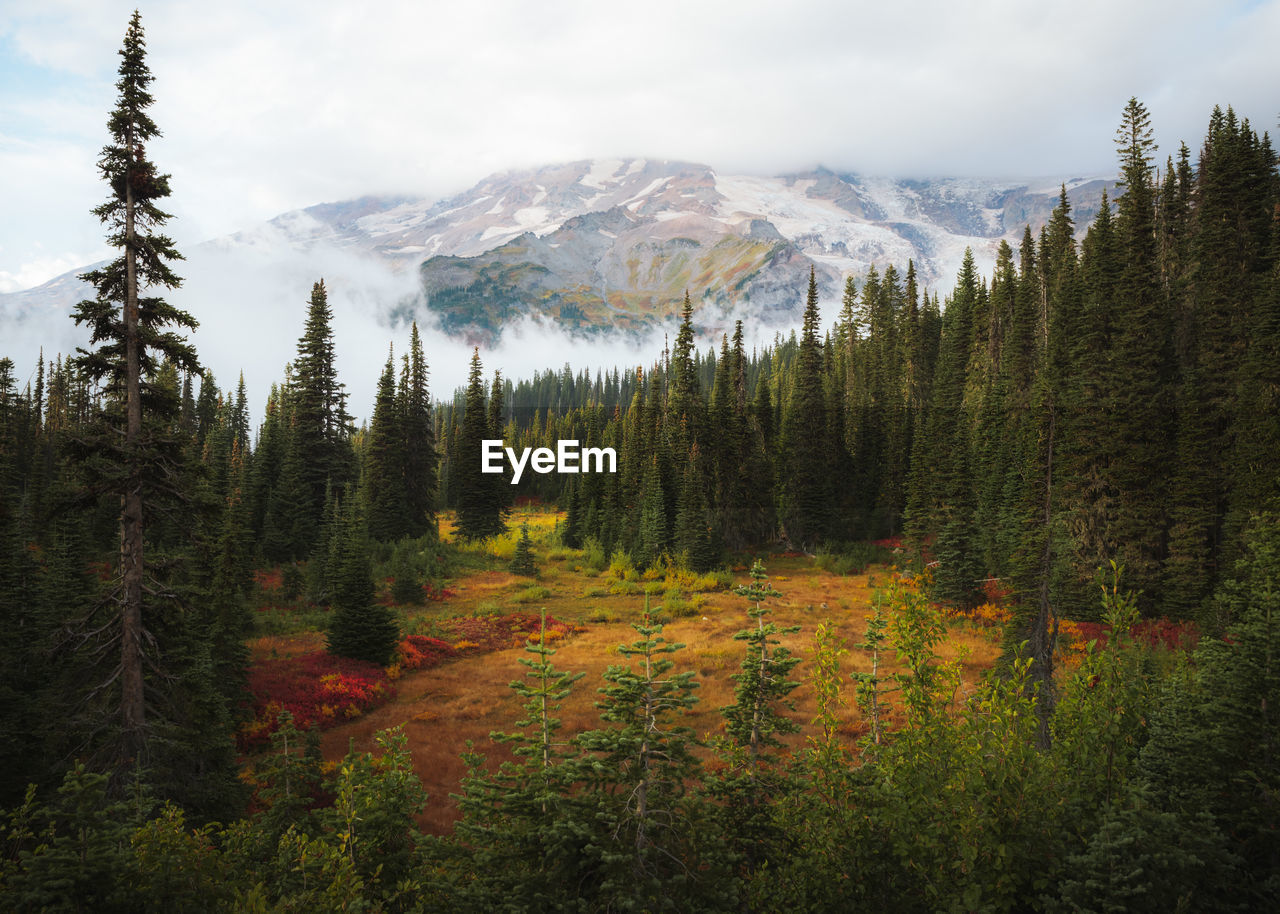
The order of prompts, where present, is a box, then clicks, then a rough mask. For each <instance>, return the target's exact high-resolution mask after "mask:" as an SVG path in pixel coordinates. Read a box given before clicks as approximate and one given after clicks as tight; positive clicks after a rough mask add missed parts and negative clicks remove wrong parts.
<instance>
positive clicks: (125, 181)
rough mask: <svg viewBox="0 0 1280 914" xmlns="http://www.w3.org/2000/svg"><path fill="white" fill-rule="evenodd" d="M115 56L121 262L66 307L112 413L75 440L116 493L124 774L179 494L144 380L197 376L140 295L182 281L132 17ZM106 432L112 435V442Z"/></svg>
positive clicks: (94, 274)
mask: <svg viewBox="0 0 1280 914" xmlns="http://www.w3.org/2000/svg"><path fill="white" fill-rule="evenodd" d="M120 57H121V63H120V68H119V76H120V78H119V80H118V81H117V82H116V89H117V90H118V92H119V95H118V98H117V103H116V107H115V109H114V110H113V111H112V113H111V116H110V118H109V120H108V129H109V131H110V134H111V142H110V143H108V144H107V145H106V146H104V147H103V149H102V154H101V156H100V157H99V159H98V170H99V173H100V174H101V175H102V178H103V180H105V181H106V182H107V183H108V185H109V186H110V187H111V197H110V198H109V199H108V200H107V202H106V203H104V204H102V205H101V206H99V207H98V208H97V209H95V210H94V214H95V215H96V216H98V218H99V219H101V220H102V222H103V223H104V224H105V225H107V226H108V227H109V230H110V231H109V234H108V236H107V238H108V242H109V243H110V244H111V245H112V246H113V247H116V248H120V249H121V254H120V256H118V257H117V258H116V259H115V260H113V261H112V262H111V263H109V264H108V265H107V266H105V267H103V268H101V269H98V270H93V271H91V272H89V273H86V274H84V276H83V277H82V278H83V279H84V280H85V281H87V282H89V283H90V284H91V285H93V287H94V289H95V290H96V292H97V297H96V298H95V299H93V300H90V301H84V302H81V303H80V304H79V305H77V306H76V314H75V319H76V323H78V324H87V325H88V326H89V328H90V330H91V343H92V344H94V345H98V344H101V345H100V346H99V348H97V349H95V350H92V351H85V350H80V356H79V358H78V359H77V361H76V364H77V367H78V368H80V369H81V370H82V371H84V372H85V374H86V375H87V376H88V377H89V378H90V379H91V380H93V381H94V382H97V383H105V387H106V393H107V398H108V402H109V404H110V409H111V415H110V417H104V427H102V428H100V430H99V431H98V432H97V434H96V435H95V436H94V437H93V438H92V439H91V440H86V441H83V442H82V448H81V454H82V456H83V457H84V458H85V459H87V460H90V461H92V465H93V468H94V470H95V472H96V474H97V475H98V483H97V486H98V488H100V489H101V490H102V491H111V492H115V493H118V494H119V496H120V499H121V511H120V564H119V568H118V578H117V583H116V586H115V588H114V591H113V593H112V596H111V599H110V604H111V605H113V606H118V607H119V613H120V618H119V624H118V626H117V627H116V628H115V634H114V635H113V638H114V639H115V640H116V641H117V643H118V645H119V651H120V665H119V671H118V677H117V676H115V675H113V676H112V679H113V680H118V683H119V694H118V699H117V700H118V708H117V710H118V713H119V734H120V737H119V746H118V754H117V760H118V761H120V762H122V763H125V764H126V765H127V764H128V763H129V762H131V761H134V760H138V759H140V758H141V757H142V756H143V755H144V754H145V751H146V746H147V743H148V738H149V737H148V734H149V725H148V720H147V706H148V701H147V685H146V674H145V667H146V664H147V658H146V657H145V646H146V645H147V644H148V642H149V639H150V635H149V623H148V615H149V613H147V612H146V611H145V610H144V607H145V606H146V604H147V602H148V600H147V596H146V594H147V591H148V590H149V589H152V588H151V587H150V586H149V585H148V582H147V578H148V576H149V572H148V568H149V563H148V561H147V558H146V555H145V553H144V543H145V539H146V524H147V517H148V515H149V514H150V513H151V512H152V511H154V510H155V507H156V504H155V500H156V499H157V498H164V497H173V496H179V495H180V494H181V493H177V492H173V491H167V492H162V491H160V490H163V489H165V488H166V486H165V480H167V479H171V478H174V476H175V474H174V473H173V472H172V467H173V466H174V465H175V464H176V463H177V461H178V460H179V459H180V455H179V451H178V449H177V446H176V443H175V442H172V441H171V440H169V439H168V438H167V436H165V435H163V434H162V433H161V432H160V431H159V430H158V426H159V425H161V424H162V423H163V421H164V420H167V419H169V418H170V417H175V416H176V415H177V413H178V411H179V408H180V405H181V404H180V403H179V402H173V400H171V398H170V397H169V396H168V394H167V392H166V391H165V390H164V389H163V388H162V387H160V386H158V385H157V384H156V381H155V375H156V372H157V370H158V368H159V364H160V360H161V359H167V360H169V361H170V362H172V363H173V364H175V365H177V366H178V367H179V368H181V369H182V370H184V371H188V372H194V371H197V370H199V365H198V362H197V359H196V353H195V350H194V349H193V348H192V347H191V346H190V345H189V344H188V343H187V342H186V340H185V339H184V338H183V337H182V336H180V335H179V333H177V332H174V331H172V330H169V329H167V328H170V327H176V328H178V329H179V330H182V329H185V330H193V329H195V327H196V321H195V319H194V318H192V317H191V315H189V314H187V313H186V312H184V311H180V310H178V309H177V308H174V307H172V306H171V305H169V304H168V303H166V302H165V301H164V299H162V298H159V297H157V296H149V295H145V294H144V290H146V289H147V288H148V287H156V286H159V287H163V288H166V289H174V288H177V286H178V285H179V284H180V283H181V279H180V278H179V277H178V276H177V275H176V274H175V273H174V272H173V270H172V269H171V268H170V267H169V262H171V261H173V260H178V259H181V255H180V254H179V253H178V251H177V250H176V249H175V248H174V246H173V242H172V241H171V240H170V239H169V238H168V237H166V236H164V235H161V234H158V233H157V232H156V231H155V230H156V229H158V228H159V227H161V226H163V225H164V224H165V222H166V221H167V220H168V219H169V214H168V213H166V212H164V211H163V210H161V209H160V208H159V206H158V205H157V202H158V201H159V200H162V199H163V198H165V197H167V196H169V193H170V191H169V176H168V175H162V174H160V173H159V172H158V171H157V169H156V166H155V165H154V163H152V162H151V161H150V160H149V159H148V158H147V157H146V144H147V143H148V142H150V141H151V140H152V139H154V138H155V137H157V136H159V135H160V130H159V128H158V127H157V126H156V124H155V122H154V121H153V120H152V119H151V117H150V115H149V114H148V113H147V109H148V108H149V107H150V106H151V104H152V102H153V98H152V95H151V92H150V86H151V83H152V80H153V77H152V75H151V71H150V69H149V68H148V67H147V62H146V43H145V41H144V38H143V30H142V20H141V17H140V16H139V14H138V13H137V12H135V13H134V14H133V18H132V19H131V20H130V23H129V28H128V30H127V32H126V33H125V38H124V45H123V47H122V48H121V50H120ZM112 425H114V426H116V428H122V429H123V435H118V434H117V433H116V432H115V430H114V429H112V428H111V427H110V426H112ZM153 660H154V658H153Z"/></svg>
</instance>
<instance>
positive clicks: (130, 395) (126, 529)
mask: <svg viewBox="0 0 1280 914" xmlns="http://www.w3.org/2000/svg"><path fill="white" fill-rule="evenodd" d="M128 147H129V153H128V155H129V158H130V163H132V157H133V155H134V150H133V140H132V136H131V135H130V137H129V138H128ZM132 178H133V173H132V168H129V169H127V170H126V172H125V251H124V258H125V301H124V334H125V438H124V453H125V460H126V461H127V466H128V476H127V487H126V489H125V493H124V499H123V505H122V510H121V513H120V574H121V579H122V586H123V594H122V604H121V607H120V644H121V654H120V683H121V695H120V718H121V725H122V727H123V729H124V745H123V751H124V756H125V758H126V759H135V758H137V756H138V754H139V753H140V752H141V751H142V747H143V742H144V729H145V727H146V704H145V700H144V696H143V677H142V638H143V626H142V582H143V564H142V536H143V516H142V479H141V475H140V474H139V472H138V470H139V466H138V455H137V449H138V447H139V445H140V444H141V440H142V383H141V353H140V351H139V350H140V346H139V340H138V265H137V254H136V253H135V251H134V249H133V245H134V240H135V236H136V231H135V226H134V199H133V183H132Z"/></svg>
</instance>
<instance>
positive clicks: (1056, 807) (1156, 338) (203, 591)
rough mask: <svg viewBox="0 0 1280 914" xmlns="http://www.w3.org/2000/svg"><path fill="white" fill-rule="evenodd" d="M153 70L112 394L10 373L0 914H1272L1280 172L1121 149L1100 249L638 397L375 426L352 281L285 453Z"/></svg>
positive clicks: (438, 409)
mask: <svg viewBox="0 0 1280 914" xmlns="http://www.w3.org/2000/svg"><path fill="white" fill-rule="evenodd" d="M119 56H120V64H119V80H118V82H117V84H116V88H117V92H118V94H117V97H116V103H115V107H114V108H113V109H112V110H111V111H110V112H109V113H108V138H107V144H106V145H105V146H104V147H103V149H102V152H101V155H100V158H99V160H98V170H99V173H100V176H101V179H102V184H103V193H104V202H103V203H102V204H101V206H99V207H98V208H97V209H96V210H95V211H94V214H95V215H96V216H97V217H98V218H99V219H100V220H101V222H102V226H103V229H104V231H105V235H106V240H107V244H108V245H109V246H110V247H111V249H112V250H113V251H114V254H113V259H111V260H110V261H109V262H107V263H106V264H105V265H104V266H101V267H98V268H97V269H94V270H92V271H91V272H89V273H88V274H86V276H85V278H86V280H87V281H88V282H89V283H90V284H91V285H92V286H93V288H94V289H95V290H96V295H95V296H94V297H93V298H91V299H89V300H86V301H83V302H81V303H80V304H79V305H78V307H77V308H76V310H75V312H74V314H73V315H71V317H70V318H69V319H70V320H74V321H75V323H76V324H77V325H78V326H80V327H81V328H82V329H83V330H84V331H85V332H86V334H87V336H88V337H89V339H90V342H89V344H88V345H86V346H85V347H84V348H81V349H79V350H77V351H75V352H71V353H62V354H49V353H42V354H41V355H40V357H39V361H38V366H37V371H36V373H35V376H34V378H33V379H32V380H31V381H29V382H26V383H20V381H19V379H18V375H17V372H16V370H15V362H14V360H13V358H14V357H15V356H17V355H18V354H17V353H5V352H3V351H0V632H3V635H2V636H0V908H3V909H4V910H11V911H94V912H97V911H120V912H141V911H157V912H161V911H163V912H173V911H183V912H185V911H264V912H265V911H308V912H311V911H387V912H410V911H422V912H432V911H449V912H471V911H475V912H488V911H512V912H517V911H529V912H541V911H548V912H550V911H573V912H588V911H601V912H603V911H636V912H659V911H688V912H783V911H789V912H810V911H813V912H825V911H832V912H845V911H874V912H917V911H918V912H936V911H947V912H962V911H963V912H979V911H981V912H1023V911H1048V912H1068V911H1097V912H1104V911H1106V912H1113V911H1120V912H1138V911H1159V912H1162V914H1163V912H1173V911H1195V912H1205V911H1236V912H1253V911H1272V910H1280V169H1278V165H1280V160H1278V159H1277V155H1276V151H1275V150H1274V149H1273V147H1272V144H1271V140H1270V138H1269V136H1268V135H1267V133H1266V132H1259V131H1258V130H1257V129H1256V128H1255V127H1254V126H1253V125H1252V124H1251V123H1250V121H1249V120H1248V119H1246V118H1244V117H1242V116H1241V115H1240V114H1239V113H1237V112H1236V111H1234V110H1233V109H1232V108H1230V107H1226V106H1225V103H1224V106H1223V107H1220V108H1214V109H1213V110H1212V111H1209V112H1205V114H1206V118H1207V127H1206V131H1205V134H1204V136H1203V137H1202V138H1198V139H1196V140H1195V142H1196V143H1197V145H1196V146H1195V147H1194V148H1193V147H1191V146H1188V145H1187V144H1183V145H1182V146H1181V147H1180V148H1179V149H1178V150H1177V151H1176V153H1175V154H1173V155H1168V154H1165V155H1164V156H1163V157H1160V155H1159V151H1158V150H1157V149H1156V148H1155V146H1154V142H1153V139H1152V135H1153V134H1152V125H1151V123H1150V120H1151V118H1150V114H1149V113H1148V111H1147V109H1146V107H1145V106H1144V105H1143V103H1142V102H1140V101H1139V100H1137V99H1131V100H1130V101H1129V102H1128V104H1127V105H1125V106H1124V107H1123V108H1122V110H1119V111H1118V112H1117V115H1118V118H1117V121H1118V129H1117V130H1116V132H1115V136H1114V148H1115V151H1116V155H1117V169H1118V174H1119V175H1120V178H1119V181H1118V182H1117V183H1116V185H1115V186H1114V188H1113V189H1112V191H1110V193H1109V194H1108V195H1107V196H1104V198H1103V205H1102V206H1101V207H1100V209H1099V210H1098V213H1097V215H1096V217H1094V218H1093V219H1092V220H1091V221H1090V222H1089V223H1088V224H1087V225H1081V224H1078V223H1077V219H1076V216H1075V214H1074V213H1073V208H1072V205H1071V203H1070V202H1069V200H1068V196H1067V193H1066V190H1065V187H1064V189H1063V191H1062V193H1061V196H1060V198H1059V202H1058V205H1057V207H1056V209H1054V211H1053V214H1052V218H1051V219H1050V220H1049V221H1048V223H1047V224H1046V225H1044V226H1043V228H1039V229H1038V230H1033V228H1032V227H1031V226H1028V227H1027V229H1026V231H1025V233H1024V234H1023V236H1022V240H1021V243H1020V244H1019V245H1017V246H1016V247H1014V246H1012V245H1009V244H1007V243H1002V245H1001V247H1000V249H999V253H998V257H997V260H996V264H995V269H994V272H992V273H991V275H980V272H979V269H978V267H977V266H976V265H975V262H974V258H973V257H972V255H969V256H966V258H965V261H964V265H963V267H962V269H961V270H960V272H959V275H957V276H956V277H955V278H954V285H953V286H951V288H949V289H942V290H937V291H933V290H930V289H927V288H925V287H924V286H923V284H922V283H921V281H920V279H919V277H918V276H917V272H916V266H915V265H914V264H913V263H912V262H906V263H883V264H880V265H877V266H876V267H873V268H872V269H871V270H870V272H869V273H868V274H867V275H864V276H858V277H850V278H849V279H848V280H847V283H846V285H845V288H844V294H843V299H842V301H841V302H840V305H839V310H838V311H837V312H836V313H826V314H823V313H821V312H820V308H819V293H818V288H817V285H816V283H815V281H814V279H813V278H812V276H811V279H810V284H809V292H808V296H807V300H806V301H805V302H803V323H802V325H801V326H800V327H799V329H798V330H797V331H793V332H791V333H790V334H789V335H787V334H779V335H777V336H776V337H775V338H774V339H773V341H772V342H771V343H770V344H768V345H765V346H759V345H753V344H750V343H748V342H747V341H748V340H750V339H752V338H753V337H752V330H753V328H751V327H749V326H746V327H744V324H743V322H742V321H738V322H737V325H736V326H735V327H733V328H732V330H731V332H724V333H722V334H717V337H718V338H717V339H716V341H715V343H714V344H713V345H710V346H708V345H706V343H705V340H706V338H707V335H706V333H705V328H700V327H699V324H698V314H697V313H696V312H695V308H694V305H693V300H692V299H691V297H690V296H689V295H686V297H685V299H684V303H683V310H682V320H681V322H680V324H679V329H678V332H677V333H676V334H675V335H674V337H673V338H672V339H671V340H670V343H669V346H668V347H667V349H666V350H664V351H661V352H654V353H652V356H651V360H650V361H649V362H648V363H647V364H643V365H620V366H616V367H614V368H612V369H608V370H602V371H596V372H590V371H587V370H578V371H575V370H574V369H573V368H572V367H570V366H568V365H566V366H564V367H563V368H556V367H554V362H555V359H554V357H552V356H549V357H548V363H549V364H548V369H547V370H546V371H545V372H540V373H537V374H535V375H534V376H533V377H525V378H515V377H503V376H502V374H501V373H499V372H492V373H487V372H486V369H485V366H484V352H483V350H482V349H480V348H476V349H475V351H474V354H473V356H472V359H471V362H470V373H469V380H468V383H467V385H466V387H465V389H461V390H458V391H456V392H454V391H441V390H433V389H432V388H431V385H430V366H431V364H432V359H433V356H432V337H433V334H435V333H436V332H438V331H436V330H433V329H432V328H431V327H430V326H429V325H427V324H426V323H425V322H424V324H423V326H422V327H419V325H418V324H417V323H412V322H406V323H404V324H403V325H402V326H400V327H399V328H397V329H395V330H392V331H389V334H394V335H389V337H388V339H387V340H386V344H387V345H388V346H389V349H388V355H387V359H386V363H385V368H384V369H383V371H382V373H381V375H380V377H379V378H378V379H377V388H376V399H375V401H374V402H373V403H372V404H352V403H351V402H350V401H349V398H348V396H347V393H346V388H345V387H344V382H343V380H342V378H341V375H340V372H339V369H340V367H341V366H340V365H339V364H338V360H337V358H336V356H335V331H334V325H333V312H332V310H331V307H330V303H329V290H328V289H327V288H326V285H325V283H324V280H323V278H322V277H319V276H317V277H315V279H314V285H312V287H311V288H310V289H309V290H308V289H305V288H302V289H299V290H298V294H297V296H296V300H295V301H294V302H289V303H282V304H281V307H282V308H284V307H288V308H293V309H295V311H296V318H297V319H296V327H297V334H298V335H297V345H296V352H295V353H294V355H293V357H292V359H291V361H290V362H289V363H288V364H287V365H284V366H282V369H281V374H280V378H279V381H278V383H277V384H275V385H274V386H273V387H272V388H271V390H270V391H269V392H267V391H259V392H254V394H255V401H256V402H261V401H262V400H264V399H265V404H266V406H265V411H264V412H263V414H262V415H250V410H249V406H248V403H249V400H250V391H247V390H246V385H245V382H244V380H243V378H241V379H240V381H239V383H238V384H230V385H228V384H226V383H225V379H224V378H216V379H215V377H214V375H213V373H212V371H211V369H210V368H209V367H208V366H207V365H205V364H203V363H202V361H201V357H200V353H199V352H197V351H196V349H195V348H194V346H193V345H192V344H191V343H190V342H189V339H188V335H189V334H190V332H191V331H192V330H194V329H195V328H196V326H197V324H198V321H199V319H200V315H199V314H192V313H187V312H186V311H184V310H181V309H180V308H177V307H175V306H173V305H171V304H169V303H168V302H167V301H166V294H167V293H171V292H172V290H174V289H176V288H178V287H179V286H180V284H181V283H182V281H183V280H182V278H181V276H180V274H181V272H182V270H181V267H182V256H181V253H180V252H179V251H178V250H177V248H176V246H175V244H174V242H173V241H172V240H171V239H170V238H169V237H167V236H166V235H165V234H164V233H165V231H166V222H167V221H168V220H169V218H170V217H169V215H168V213H167V212H166V211H165V206H166V198H169V197H170V195H171V193H172V194H174V195H178V194H181V193H182V192H183V188H182V187H180V186H178V185H177V182H174V187H173V188H172V189H171V188H170V176H169V174H167V173H165V171H164V169H165V164H164V163H158V162H152V160H151V159H150V158H149V146H150V144H151V141H152V140H153V138H155V137H157V136H159V135H160V132H161V126H159V125H157V124H156V123H155V122H154V121H153V120H152V116H151V112H150V108H151V105H152V102H153V95H152V91H153V88H154V89H155V90H156V91H157V92H161V91H163V87H161V86H154V87H153V77H152V74H151V71H150V69H149V68H148V64H147V49H146V42H145V40H144V32H143V28H142V22H141V18H140V16H139V15H138V14H136V13H135V14H134V17H133V19H132V21H131V22H130V24H129V26H128V30H127V32H126V35H125V39H124V43H123V46H122V47H121V49H120V52H119ZM1110 139H1111V138H1109V137H1107V136H1100V137H1098V138H1097V141H1098V142H1099V143H1101V144H1106V143H1107V142H1108V141H1109V140H1110ZM697 291H698V290H695V293H696V292H697ZM796 304H797V307H799V306H800V305H801V304H802V303H800V302H797V303H796ZM828 310H830V309H828ZM700 339H701V340H703V341H704V342H702V343H700V342H699V340H700ZM5 356H9V357H5ZM366 412H367V414H368V416H369V418H368V419H367V421H362V422H360V423H359V424H357V422H356V421H355V420H354V419H353V413H366ZM493 441H498V442H500V443H501V445H502V448H498V449H496V450H495V452H496V453H497V454H498V459H495V461H494V463H493V467H492V469H495V470H497V471H494V472H485V467H484V464H483V462H482V460H481V454H482V451H483V450H484V448H485V446H486V445H485V442H493ZM565 442H575V443H576V446H577V447H578V448H579V450H580V451H581V459H580V461H579V464H580V467H579V470H577V471H575V470H574V469H570V470H568V471H562V472H546V471H545V468H546V466H547V463H546V461H547V460H550V456H549V455H551V454H557V455H558V454H559V453H560V452H559V451H558V448H560V447H562V446H563V444H564V443H565ZM503 448H509V449H510V456H509V457H508V456H507V452H506V451H504V450H503ZM526 449H529V451H526ZM538 449H546V450H545V451H540V450H538ZM606 450H608V451H611V452H612V453H613V454H615V455H616V466H615V467H614V471H613V472H609V471H608V469H607V468H606V469H604V471H600V470H601V461H597V464H596V467H595V468H594V470H595V471H593V469H592V467H591V463H590V461H591V457H592V455H596V456H599V455H602V454H604V453H605V452H606ZM530 453H531V454H532V456H530ZM521 454H524V455H525V457H526V458H528V460H527V462H526V463H524V464H521V468H522V469H521V472H520V473H519V479H518V481H514V480H515V478H516V475H517V474H516V471H515V469H514V468H513V463H514V462H515V461H517V460H518V459H520V455H521ZM540 455H541V456H540ZM540 461H541V463H540Z"/></svg>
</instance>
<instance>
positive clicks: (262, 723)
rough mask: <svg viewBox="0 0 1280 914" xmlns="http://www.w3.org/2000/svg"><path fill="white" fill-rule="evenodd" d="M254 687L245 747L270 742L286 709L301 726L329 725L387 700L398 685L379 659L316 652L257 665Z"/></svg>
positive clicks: (243, 734) (243, 731)
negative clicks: (354, 657) (313, 724)
mask: <svg viewBox="0 0 1280 914" xmlns="http://www.w3.org/2000/svg"><path fill="white" fill-rule="evenodd" d="M249 691H250V694H252V696H253V707H252V717H251V719H250V720H249V722H248V723H247V724H245V726H244V727H243V728H242V729H241V731H240V734H239V743H240V748H241V750H242V751H248V750H251V749H255V748H257V747H259V746H261V745H263V744H265V743H266V741H267V740H268V738H269V737H270V736H271V733H272V732H273V731H274V730H275V728H276V725H277V723H276V719H277V717H278V716H279V714H280V712H281V711H288V712H290V714H292V715H293V720H294V722H295V724H296V725H297V727H298V729H300V730H305V729H307V728H308V727H310V726H311V724H312V723H313V722H314V723H316V724H318V725H319V726H320V727H321V728H328V727H332V726H334V725H335V724H338V723H342V722H344V721H346V720H350V719H351V718H353V717H358V716H359V715H360V714H363V713H365V712H366V711H371V710H373V709H374V708H376V707H378V706H379V705H382V704H384V703H386V702H387V701H389V700H390V699H391V697H392V696H393V695H394V694H395V687H394V686H392V685H391V683H390V680H389V678H388V676H387V671H386V670H385V669H383V668H382V667H380V666H378V665H377V664H374V663H368V662H366V661H363V660H353V659H350V658H347V657H335V656H333V655H332V654H328V653H326V652H324V651H313V652H312V653H309V654H302V655H300V656H297V657H282V658H278V659H271V660H261V661H259V662H258V663H256V664H254V665H253V667H252V668H251V669H250V671H249Z"/></svg>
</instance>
